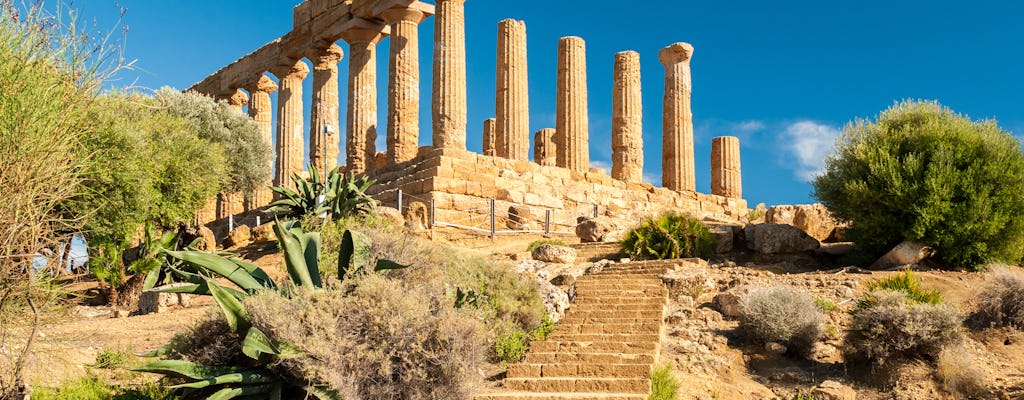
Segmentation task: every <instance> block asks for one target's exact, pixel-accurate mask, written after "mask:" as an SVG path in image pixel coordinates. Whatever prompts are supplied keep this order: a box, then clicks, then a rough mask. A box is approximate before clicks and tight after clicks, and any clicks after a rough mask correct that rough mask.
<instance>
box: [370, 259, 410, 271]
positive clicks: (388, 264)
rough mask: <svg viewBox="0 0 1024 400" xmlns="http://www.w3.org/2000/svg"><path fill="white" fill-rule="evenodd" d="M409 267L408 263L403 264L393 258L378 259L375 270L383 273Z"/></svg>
mask: <svg viewBox="0 0 1024 400" xmlns="http://www.w3.org/2000/svg"><path fill="white" fill-rule="evenodd" d="M404 268H409V266H408V265H402V264H399V263H396V262H394V261H391V260H377V266H376V267H374V268H373V272H377V273H382V272H387V271H390V270H393V269H404Z"/></svg>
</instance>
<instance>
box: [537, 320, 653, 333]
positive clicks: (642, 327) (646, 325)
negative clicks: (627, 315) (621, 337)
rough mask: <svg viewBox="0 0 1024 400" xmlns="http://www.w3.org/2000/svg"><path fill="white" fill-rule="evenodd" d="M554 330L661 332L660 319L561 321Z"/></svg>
mask: <svg viewBox="0 0 1024 400" xmlns="http://www.w3.org/2000/svg"><path fill="white" fill-rule="evenodd" d="M556 332H562V333H573V334H579V333H584V334H587V333H590V334H594V333H657V332H661V321H644V322H635V323H627V324H615V323H608V324H602V323H597V324H585V323H565V322H562V323H561V324H559V325H558V329H557V330H556Z"/></svg>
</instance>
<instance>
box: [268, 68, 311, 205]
mask: <svg viewBox="0 0 1024 400" xmlns="http://www.w3.org/2000/svg"><path fill="white" fill-rule="evenodd" d="M270 73H272V74H274V75H275V76H277V79H278V81H279V82H280V83H281V91H280V92H279V93H278V94H277V159H276V161H275V163H274V166H275V169H276V171H275V174H274V185H276V186H287V187H294V184H293V183H292V180H291V176H292V174H300V173H302V162H303V161H304V160H303V158H304V157H303V151H302V136H303V133H304V132H303V130H304V129H303V128H302V125H303V122H304V121H303V120H304V118H303V117H302V81H303V80H304V79H306V75H309V67H308V66H307V65H306V63H305V62H304V61H302V60H298V61H288V62H287V64H286V65H281V66H278V67H277V68H274V69H273V70H271V71H270Z"/></svg>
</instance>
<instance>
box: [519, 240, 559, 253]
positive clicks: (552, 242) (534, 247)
mask: <svg viewBox="0 0 1024 400" xmlns="http://www.w3.org/2000/svg"><path fill="white" fill-rule="evenodd" d="M546 244H550V245H553V246H568V244H566V243H565V241H564V240H561V239H540V240H534V241H533V242H530V245H529V246H526V251H529V252H532V251H534V250H537V248H538V247H540V246H543V245H546Z"/></svg>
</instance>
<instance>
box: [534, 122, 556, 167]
mask: <svg viewBox="0 0 1024 400" xmlns="http://www.w3.org/2000/svg"><path fill="white" fill-rule="evenodd" d="M556 147H557V146H556V144H555V130H554V129H552V128H544V129H541V130H539V131H537V133H535V134H534V135H533V161H534V162H536V163H537V164H540V165H544V166H549V167H554V166H556V165H558V162H557V160H556V159H557V158H558V157H557V155H556V154H555V153H556V152H557V150H556Z"/></svg>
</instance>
